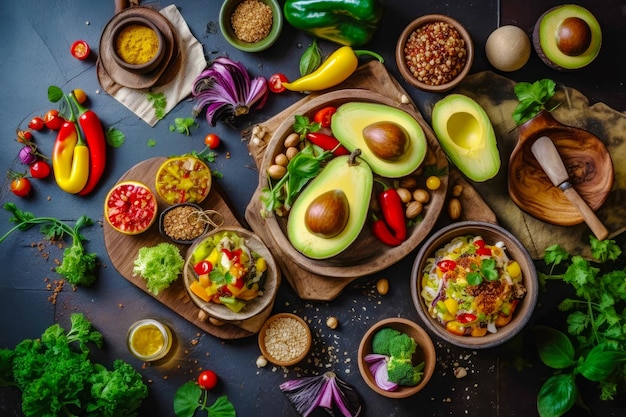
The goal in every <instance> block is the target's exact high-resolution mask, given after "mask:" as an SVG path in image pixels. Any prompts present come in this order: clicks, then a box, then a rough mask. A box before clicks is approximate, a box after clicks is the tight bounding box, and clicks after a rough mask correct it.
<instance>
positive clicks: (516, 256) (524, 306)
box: [411, 221, 539, 349]
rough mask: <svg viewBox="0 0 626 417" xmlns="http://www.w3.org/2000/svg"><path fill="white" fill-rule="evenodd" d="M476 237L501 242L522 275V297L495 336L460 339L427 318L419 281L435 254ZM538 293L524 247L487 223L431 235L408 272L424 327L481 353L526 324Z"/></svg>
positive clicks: (462, 224)
mask: <svg viewBox="0 0 626 417" xmlns="http://www.w3.org/2000/svg"><path fill="white" fill-rule="evenodd" d="M468 235H471V236H478V235H480V236H481V237H482V238H483V239H484V240H485V242H487V243H488V244H490V245H494V244H496V243H497V242H503V243H504V246H505V248H506V249H505V252H506V254H507V255H508V257H509V259H510V260H514V261H517V263H518V264H519V266H520V269H521V272H522V283H523V285H524V287H525V288H526V294H525V296H524V297H523V298H521V299H520V301H519V304H518V305H517V307H516V308H515V311H514V312H513V317H512V318H511V321H510V322H509V323H508V324H506V325H504V326H503V327H500V328H498V330H497V332H495V333H489V332H487V334H486V335H484V336H476V337H474V336H461V335H456V334H453V333H450V332H449V331H448V330H446V329H445V328H444V326H443V324H441V323H440V322H439V321H438V320H437V319H435V318H433V317H431V316H430V314H429V312H428V307H427V305H426V303H425V301H424V298H423V297H422V294H421V292H422V279H423V276H424V269H425V266H426V263H427V262H428V258H432V257H434V256H435V252H436V251H437V250H439V249H440V248H442V247H444V246H445V245H447V244H448V243H450V242H451V241H452V239H454V238H455V237H460V236H468ZM538 293H539V284H538V282H537V271H536V269H535V265H534V263H533V260H532V258H531V257H530V254H529V253H528V251H527V250H526V249H525V248H524V246H523V245H522V244H521V243H520V241H519V240H517V238H516V237H515V236H513V235H512V234H511V233H510V232H508V231H507V230H505V229H504V228H502V227H500V226H498V225H496V224H492V223H487V222H479V221H466V222H458V223H453V224H450V225H448V226H446V227H444V228H442V229H440V230H438V231H437V232H435V233H434V234H433V235H432V236H431V237H430V238H429V239H428V240H427V241H426V242H425V243H424V245H423V246H422V247H421V249H420V250H419V252H418V254H417V257H416V258H415V262H414V263H413V270H412V272H411V297H412V298H413V304H414V305H415V307H416V308H417V313H418V314H419V316H420V318H421V319H422V321H423V322H424V323H425V325H426V327H427V328H428V329H429V330H431V331H432V332H434V333H435V334H436V335H437V336H439V337H440V338H441V339H443V340H445V341H446V342H448V343H451V344H453V345H456V346H460V347H464V348H470V349H481V348H490V347H494V346H498V345H500V344H502V343H504V342H506V341H508V340H509V339H511V338H512V337H513V336H515V335H516V334H518V333H519V332H520V331H521V330H522V329H523V328H524V326H525V325H526V324H527V323H528V321H529V320H530V318H531V316H532V314H533V311H534V310H535V305H536V304H537V296H538Z"/></svg>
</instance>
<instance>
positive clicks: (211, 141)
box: [204, 133, 220, 149]
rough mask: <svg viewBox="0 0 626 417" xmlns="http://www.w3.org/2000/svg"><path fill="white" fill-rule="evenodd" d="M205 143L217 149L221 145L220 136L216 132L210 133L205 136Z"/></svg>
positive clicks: (210, 147)
mask: <svg viewBox="0 0 626 417" xmlns="http://www.w3.org/2000/svg"><path fill="white" fill-rule="evenodd" d="M204 143H205V145H206V146H208V147H209V149H215V148H217V147H218V146H220V137H219V136H217V135H216V134H215V133H209V134H208V135H206V136H205V137H204Z"/></svg>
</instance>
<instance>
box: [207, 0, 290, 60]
mask: <svg viewBox="0 0 626 417" xmlns="http://www.w3.org/2000/svg"><path fill="white" fill-rule="evenodd" d="M219 23H220V30H221V31H222V35H223V36H224V38H225V39H226V41H227V42H228V43H230V44H231V45H232V46H234V47H235V48H237V49H239V50H241V51H244V52H259V51H264V50H266V49H267V48H269V47H270V46H272V45H273V44H274V43H275V42H276V40H277V39H278V37H279V36H280V33H281V31H282V29H283V14H282V7H281V6H280V4H279V3H278V1H276V0H226V1H224V4H222V8H221V9H220V18H219Z"/></svg>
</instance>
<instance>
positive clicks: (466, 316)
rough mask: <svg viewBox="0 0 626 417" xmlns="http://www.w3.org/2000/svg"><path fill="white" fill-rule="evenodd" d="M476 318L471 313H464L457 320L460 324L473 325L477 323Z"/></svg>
mask: <svg viewBox="0 0 626 417" xmlns="http://www.w3.org/2000/svg"><path fill="white" fill-rule="evenodd" d="M476 318H477V317H476V316H475V315H474V314H471V313H462V314H459V315H458V316H456V320H457V321H458V322H459V323H463V324H467V323H471V322H473V321H476Z"/></svg>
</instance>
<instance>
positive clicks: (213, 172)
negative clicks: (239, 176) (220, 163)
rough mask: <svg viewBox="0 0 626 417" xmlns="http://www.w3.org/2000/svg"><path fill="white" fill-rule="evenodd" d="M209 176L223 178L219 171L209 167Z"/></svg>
mask: <svg viewBox="0 0 626 417" xmlns="http://www.w3.org/2000/svg"><path fill="white" fill-rule="evenodd" d="M211 176H212V177H213V178H217V179H220V178H224V174H222V173H221V172H219V171H218V170H216V169H211Z"/></svg>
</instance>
